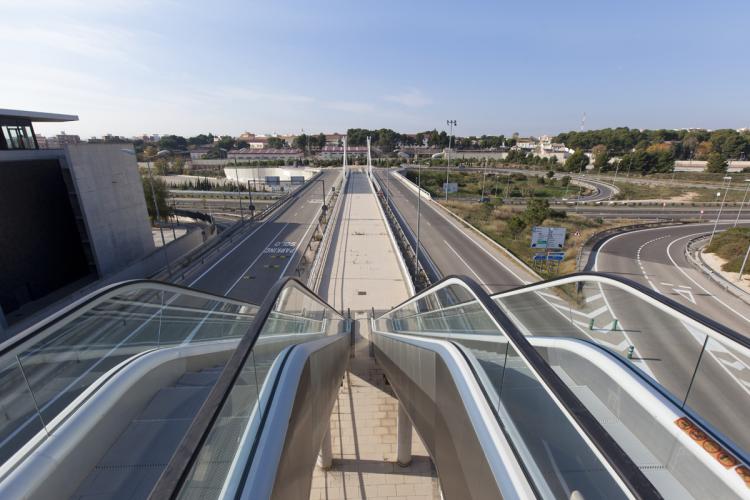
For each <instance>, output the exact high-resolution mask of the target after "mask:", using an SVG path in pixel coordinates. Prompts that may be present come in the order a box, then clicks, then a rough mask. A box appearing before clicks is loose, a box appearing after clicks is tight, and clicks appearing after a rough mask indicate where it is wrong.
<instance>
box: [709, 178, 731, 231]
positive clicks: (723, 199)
mask: <svg viewBox="0 0 750 500" xmlns="http://www.w3.org/2000/svg"><path fill="white" fill-rule="evenodd" d="M723 180H724V181H729V182H728V183H727V187H726V190H725V191H724V197H723V198H722V199H721V205H720V206H719V213H718V214H716V221H715V222H714V229H713V231H711V238H709V240H708V244H709V245H710V244H711V242H712V241H713V240H714V234H716V226H718V225H719V218H720V217H721V211H722V210H723V209H724V202H725V201H726V199H727V193H728V192H729V186H731V185H732V178H731V177H729V176H726V177H724V179H723ZM721 186H722V188H723V187H724V184H722V185H721ZM716 194H717V195H718V194H719V193H716Z"/></svg>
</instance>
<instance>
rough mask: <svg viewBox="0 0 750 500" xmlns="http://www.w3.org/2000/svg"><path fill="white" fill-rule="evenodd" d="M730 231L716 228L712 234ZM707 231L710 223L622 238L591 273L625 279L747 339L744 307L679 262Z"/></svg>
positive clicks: (749, 324) (609, 244)
mask: <svg viewBox="0 0 750 500" xmlns="http://www.w3.org/2000/svg"><path fill="white" fill-rule="evenodd" d="M732 225H733V222H729V223H726V224H724V223H720V224H719V225H718V229H719V230H722V229H726V228H729V227H732ZM741 225H742V224H741ZM712 228H713V223H704V224H688V225H684V226H670V227H664V228H653V229H645V230H641V231H633V232H628V233H623V234H621V235H618V236H615V237H613V238H611V239H609V240H607V241H606V242H605V243H604V244H603V245H602V246H601V247H600V248H599V250H598V252H597V253H596V255H595V259H596V260H595V265H594V271H599V272H607V273H614V274H619V275H621V276H625V277H627V278H630V279H632V280H634V281H637V282H639V283H641V284H643V285H645V286H647V287H650V288H652V289H654V290H655V291H657V292H659V293H661V294H663V295H666V296H668V297H670V298H671V299H673V300H675V301H677V302H680V303H682V304H683V305H685V306H687V307H690V308H691V309H693V310H695V311H697V312H699V313H701V314H703V315H704V316H708V317H709V318H712V319H713V320H715V321H718V322H719V323H722V324H724V325H726V326H728V327H729V328H731V329H733V330H735V331H736V332H740V333H745V334H748V332H750V306H748V305H747V304H746V303H744V302H743V301H741V300H739V299H738V298H736V297H735V296H734V295H732V294H730V293H728V292H726V291H724V289H723V288H722V287H720V286H719V285H718V284H716V283H715V282H714V281H712V280H710V279H708V278H707V277H706V276H705V275H703V274H702V273H701V272H700V271H698V270H697V269H695V268H694V267H693V266H692V265H691V264H690V263H689V261H688V260H687V257H685V247H686V246H687V243H688V242H689V241H690V240H691V239H692V238H694V237H697V236H700V235H702V234H706V233H710V232H711V230H712Z"/></svg>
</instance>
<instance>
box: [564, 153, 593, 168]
mask: <svg viewBox="0 0 750 500" xmlns="http://www.w3.org/2000/svg"><path fill="white" fill-rule="evenodd" d="M588 164H589V157H588V156H586V155H585V154H584V153H583V150H582V149H578V150H577V151H576V152H575V153H573V154H572V155H570V156H569V157H568V159H567V160H565V170H567V171H568V172H580V171H582V170H583V169H585V168H586V166H587V165H588Z"/></svg>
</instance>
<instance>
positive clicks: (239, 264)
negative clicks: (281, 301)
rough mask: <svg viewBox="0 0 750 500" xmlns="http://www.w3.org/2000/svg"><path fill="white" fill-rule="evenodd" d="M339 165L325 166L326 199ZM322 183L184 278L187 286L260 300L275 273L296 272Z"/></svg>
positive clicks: (278, 275)
mask: <svg viewBox="0 0 750 500" xmlns="http://www.w3.org/2000/svg"><path fill="white" fill-rule="evenodd" d="M340 175H341V169H331V170H323V173H322V174H321V177H320V179H321V180H323V181H325V186H326V190H327V191H328V193H327V198H326V199H328V197H329V196H330V190H331V187H333V186H334V185H335V183H336V182H337V179H338V178H339V176H340ZM322 190H323V183H321V182H319V181H314V184H313V185H311V186H309V187H307V188H306V189H305V190H304V191H303V192H302V193H300V194H298V195H297V197H296V198H295V199H293V200H291V201H290V202H289V203H287V204H286V205H285V206H283V207H281V208H280V209H279V210H278V211H277V212H276V213H274V214H273V215H271V216H270V217H269V218H268V219H267V220H265V221H263V222H261V223H253V224H252V226H251V227H249V228H248V229H246V230H245V233H246V235H245V236H244V237H243V238H242V239H241V240H240V241H239V242H238V243H237V244H236V245H235V246H233V247H232V248H231V249H230V250H228V251H227V252H224V253H222V255H221V256H220V257H219V258H218V259H216V260H215V262H213V263H210V264H207V266H206V268H205V269H204V270H203V271H201V272H200V274H199V275H198V276H197V277H196V278H194V279H193V280H192V281H191V282H189V283H188V286H190V287H191V288H196V289H198V290H203V291H206V292H211V293H215V294H219V295H226V296H229V297H232V298H235V299H239V300H244V301H248V302H252V303H254V304H260V303H261V302H262V301H263V299H264V298H265V296H266V293H267V292H268V290H269V289H270V288H271V286H273V284H274V283H276V281H277V280H278V279H279V278H282V277H283V276H289V275H292V274H294V273H295V269H296V266H297V264H298V263H299V261H300V258H301V252H302V251H303V250H304V249H305V247H306V245H307V243H308V242H309V241H310V238H311V237H312V232H313V229H314V227H315V225H316V224H317V220H318V216H319V215H320V209H321V206H322V200H323V191H322Z"/></svg>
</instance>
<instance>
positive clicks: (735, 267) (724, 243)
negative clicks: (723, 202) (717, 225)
mask: <svg viewBox="0 0 750 500" xmlns="http://www.w3.org/2000/svg"><path fill="white" fill-rule="evenodd" d="M748 245H750V228H745V227H734V228H732V229H727V230H726V231H722V232H721V233H718V234H716V236H714V239H713V241H712V242H711V244H710V245H708V246H707V247H706V252H708V253H713V254H716V255H718V256H719V257H721V258H722V259H725V260H726V261H727V262H726V263H725V264H724V265H723V266H721V269H722V271H727V272H733V273H738V272H740V266H741V265H742V259H744V258H745V252H747V246H748Z"/></svg>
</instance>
